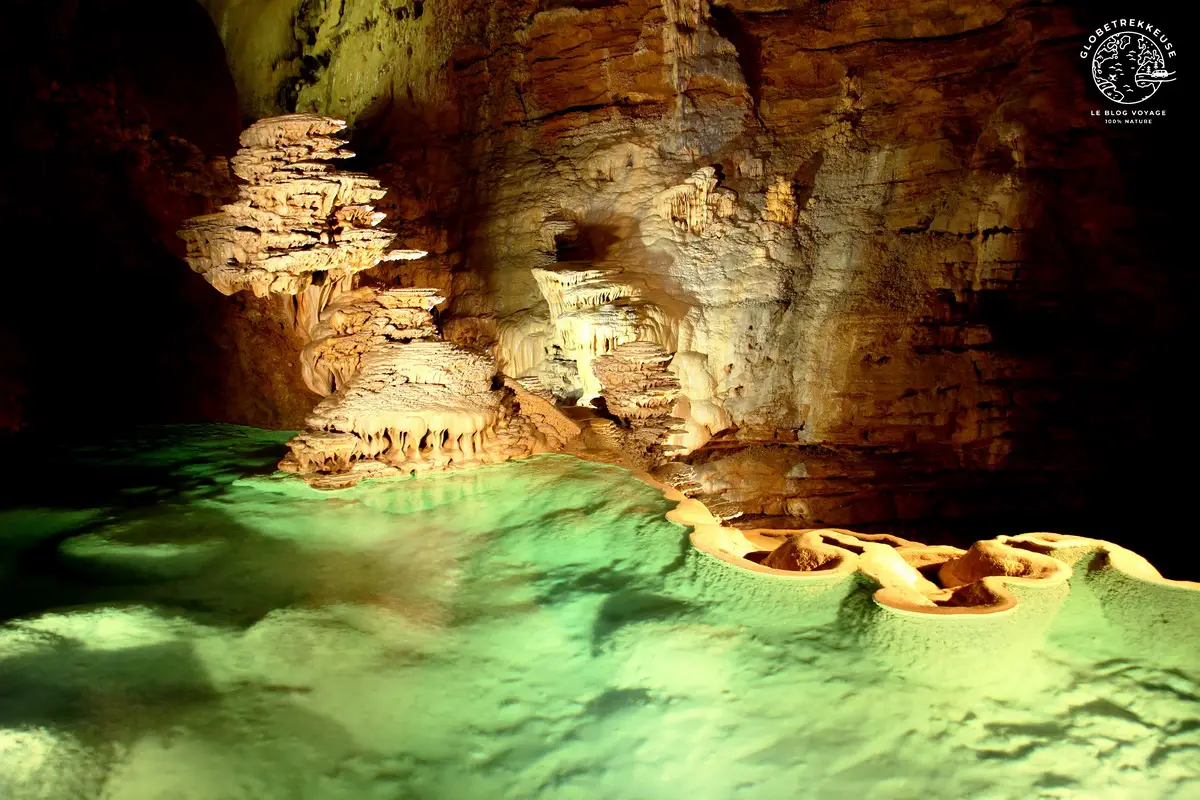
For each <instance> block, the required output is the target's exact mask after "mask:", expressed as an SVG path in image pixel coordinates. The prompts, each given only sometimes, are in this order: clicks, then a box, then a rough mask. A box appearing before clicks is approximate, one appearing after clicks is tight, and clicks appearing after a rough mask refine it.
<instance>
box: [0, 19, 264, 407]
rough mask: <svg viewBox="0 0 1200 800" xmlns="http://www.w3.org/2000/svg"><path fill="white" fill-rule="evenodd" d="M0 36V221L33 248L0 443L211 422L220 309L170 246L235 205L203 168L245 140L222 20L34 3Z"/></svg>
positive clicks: (2, 336) (15, 277)
mask: <svg viewBox="0 0 1200 800" xmlns="http://www.w3.org/2000/svg"><path fill="white" fill-rule="evenodd" d="M0 24H2V25H4V27H5V34H6V35H5V37H4V39H5V41H7V42H9V43H10V50H9V52H8V54H7V57H6V58H5V59H4V63H3V65H2V66H0V74H2V76H3V77H2V80H3V81H4V83H5V85H6V86H8V87H9V89H10V94H9V96H10V106H9V113H10V116H11V119H12V123H11V124H7V125H5V126H4V133H3V134H0V135H2V136H3V137H4V139H3V142H4V145H5V148H4V149H5V152H8V153H12V154H14V155H15V156H16V157H14V158H12V159H10V164H9V174H8V176H7V178H6V180H5V182H4V188H3V190H0V214H2V215H3V216H4V218H5V220H6V225H7V226H8V228H9V229H10V230H11V231H16V232H19V235H20V238H21V241H22V243H23V248H22V249H24V250H25V253H24V254H23V255H22V257H21V258H22V259H23V260H24V261H25V263H24V264H23V265H22V266H21V268H19V269H12V270H9V272H8V277H9V280H8V283H7V286H6V288H7V295H8V297H9V298H10V302H9V304H8V308H7V311H6V313H5V315H4V317H3V319H2V320H0V350H3V351H4V356H3V357H0V383H2V384H3V385H4V390H3V392H2V393H0V428H18V427H25V426H28V427H42V428H47V429H52V428H54V427H56V426H62V425H63V424H64V423H65V421H66V420H68V419H69V420H72V423H73V424H74V425H75V426H76V429H78V427H80V426H82V425H85V424H89V425H97V424H115V425H119V424H121V423H132V422H155V421H166V420H170V421H180V420H201V419H205V418H209V419H211V418H212V416H211V414H210V413H209V408H211V401H210V399H206V396H207V397H209V398H210V397H211V394H212V393H213V391H212V387H219V386H220V385H221V373H222V371H223V368H224V367H225V359H226V356H225V354H224V353H223V352H222V349H221V337H220V336H219V335H216V334H215V332H216V331H217V330H219V326H220V313H219V306H218V301H221V300H223V298H220V297H219V296H217V295H215V294H214V296H212V297H209V294H210V293H212V289H211V288H210V287H208V286H207V285H205V284H204V281H203V280H201V279H200V278H199V277H198V276H196V275H194V274H192V273H191V271H190V270H188V268H187V266H186V265H185V264H184V263H183V262H182V260H181V259H180V258H179V256H180V255H181V254H182V252H183V249H182V242H180V241H178V240H177V239H176V237H175V231H176V230H177V228H178V227H179V223H181V222H182V221H183V220H184V219H186V218H187V217H189V216H192V215H195V214H199V213H203V212H205V211H207V210H209V208H210V207H211V204H212V198H213V197H218V196H221V195H222V194H223V192H224V191H225V184H227V183H228V178H227V177H223V176H222V174H221V171H220V170H219V169H217V170H214V167H213V166H212V165H211V164H210V163H209V162H208V160H207V159H208V157H211V156H214V155H229V154H232V152H233V150H234V148H235V147H236V144H237V135H238V132H239V128H240V120H239V118H238V112H237V98H236V93H235V90H234V87H233V81H232V78H231V77H230V75H229V71H228V69H227V67H226V66H225V60H224V52H223V49H222V46H221V43H220V40H219V39H218V38H217V33H216V30H215V29H214V28H213V25H212V22H211V21H210V20H209V18H208V16H207V14H205V12H204V11H203V9H201V8H200V6H199V5H198V4H197V3H195V2H194V0H161V1H159V0H89V1H88V2H82V3H75V2H67V1H66V0H36V1H34V0H29V1H23V2H17V3H16V4H15V6H14V7H11V8H9V9H8V11H7V12H6V14H5V19H4V21H3V23H0ZM206 404H207V406H206Z"/></svg>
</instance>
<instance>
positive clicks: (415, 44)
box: [5, 0, 1192, 555]
mask: <svg viewBox="0 0 1200 800" xmlns="http://www.w3.org/2000/svg"><path fill="white" fill-rule="evenodd" d="M201 5H202V6H203V7H204V8H205V9H206V10H207V11H208V13H209V15H210V17H211V18H212V20H213V21H214V23H215V26H214V27H215V29H216V30H217V31H220V32H221V37H222V43H223V44H224V48H225V54H224V55H225V59H226V62H227V64H228V68H229V72H230V74H231V75H232V78H233V81H234V83H235V84H236V87H237V98H238V102H239V104H240V111H241V115H242V117H243V119H245V120H250V119H257V118H259V117H263V116H269V115H274V114H281V113H292V112H301V113H320V114H329V115H333V116H336V117H339V118H344V119H346V120H347V121H348V123H349V126H350V127H349V132H348V134H347V138H348V139H350V140H351V142H352V145H353V148H354V149H355V150H356V151H357V152H358V153H359V154H360V157H359V160H358V161H357V162H356V168H358V169H360V170H363V171H364V172H367V173H369V174H370V175H371V176H372V177H373V178H375V179H377V180H379V181H380V185H381V187H384V188H387V189H388V190H389V191H388V194H387V195H385V196H384V197H382V198H379V199H378V200H377V201H376V203H377V210H378V211H380V212H384V213H387V214H388V215H389V220H388V222H386V223H385V225H386V226H388V229H389V230H390V231H392V232H395V233H397V234H398V241H400V242H402V243H403V246H405V247H416V248H420V249H423V250H427V251H429V253H430V257H429V259H427V260H426V261H424V262H411V263H409V262H396V263H392V264H384V265H380V266H377V267H374V268H372V269H371V270H369V271H367V272H365V273H364V277H365V278H366V279H367V280H368V281H372V280H373V281H378V282H380V283H383V284H387V283H390V282H395V281H396V280H397V279H399V280H400V281H401V282H402V283H403V285H416V286H430V287H433V288H435V289H437V290H438V292H439V293H440V294H442V295H444V296H446V297H448V298H449V303H448V307H447V309H446V311H445V312H444V313H443V314H442V315H441V317H440V319H439V320H438V322H439V324H440V325H441V328H442V330H443V331H444V333H445V335H446V336H447V338H448V339H450V340H451V341H453V342H455V343H458V344H460V345H469V346H475V347H494V348H495V355H496V357H497V363H498V364H500V365H501V366H502V368H503V369H504V370H506V372H507V373H508V374H509V376H510V377H512V378H519V377H525V376H529V375H537V376H538V380H539V381H540V382H541V384H542V385H543V386H545V387H546V388H548V389H551V390H555V389H557V388H558V387H559V386H560V385H561V386H565V387H572V386H574V385H575V384H574V383H573V381H578V382H579V383H582V381H583V378H581V377H579V375H578V359H575V360H574V361H573V362H572V360H571V359H555V358H552V357H551V358H548V357H547V354H548V353H549V355H551V356H553V353H552V352H550V351H552V350H553V347H554V344H555V342H554V338H555V336H557V335H559V332H558V328H557V322H558V320H557V319H556V317H557V316H558V315H559V310H558V309H554V308H552V307H551V305H550V304H549V303H548V301H547V298H546V297H545V296H544V295H543V293H542V292H541V291H539V287H538V279H537V277H535V276H536V275H545V274H563V273H565V272H567V271H572V272H588V273H589V274H592V272H594V273H595V274H599V275H603V276H617V277H616V278H614V279H613V280H615V281H618V282H619V283H620V284H621V285H622V286H623V287H626V288H628V289H629V292H628V293H626V294H624V295H623V297H625V298H634V297H636V298H637V302H638V303H640V304H642V305H641V308H643V309H653V313H641V312H639V313H638V314H637V315H635V316H634V317H632V318H630V315H629V314H628V313H626V312H623V311H616V312H614V314H612V315H610V316H611V317H612V318H611V319H609V318H607V317H606V318H605V319H604V320H602V322H603V323H604V324H603V326H602V327H603V328H604V329H605V330H610V329H611V330H613V331H617V332H618V334H619V335H618V336H617V338H619V339H620V340H621V342H614V344H618V343H623V342H625V341H641V342H654V343H655V344H657V345H659V346H661V347H663V348H664V350H666V351H667V352H668V353H670V354H671V356H672V361H671V363H670V366H669V368H670V371H671V372H672V374H674V375H675V377H676V378H677V380H678V381H679V384H680V392H681V395H682V399H681V402H680V404H679V406H678V410H677V413H678V414H679V416H680V417H682V418H684V424H685V426H686V429H687V433H686V436H685V437H684V439H685V441H684V442H683V443H684V444H685V446H686V448H687V449H688V450H689V451H692V452H691V453H690V455H689V456H688V457H689V458H690V459H691V460H692V462H693V464H694V466H695V468H696V479H697V480H698V481H699V482H700V483H701V484H703V486H704V489H705V491H706V492H719V493H723V494H724V496H725V497H726V498H727V499H728V500H729V501H730V502H732V503H734V504H736V505H738V506H739V507H740V508H742V509H743V510H744V511H746V512H747V513H748V514H751V515H768V516H774V515H790V516H792V517H801V518H802V519H803V520H804V522H805V523H806V524H809V525H814V524H835V525H836V524H855V525H863V524H870V523H872V522H878V523H887V524H891V523H894V522H896V521H914V520H921V519H928V518H930V517H938V516H941V517H945V516H961V517H968V516H970V515H972V514H980V513H984V512H987V513H995V514H996V515H997V516H996V517H994V518H993V517H989V520H992V519H995V520H999V519H1000V516H1004V517H1005V519H1008V518H1010V517H1012V516H1013V515H1016V514H1019V513H1028V514H1029V515H1030V516H1031V517H1032V518H1038V519H1041V517H1039V516H1038V515H1039V514H1040V513H1041V510H1044V509H1051V510H1052V509H1055V508H1058V509H1062V510H1063V511H1064V513H1066V514H1068V515H1078V514H1080V513H1082V512H1084V511H1086V510H1087V509H1088V508H1091V509H1093V510H1094V515H1095V519H1096V520H1099V519H1100V518H1101V517H1105V518H1107V517H1108V516H1109V514H1108V512H1107V510H1106V511H1104V512H1102V511H1101V508H1102V507H1103V506H1104V501H1105V500H1106V499H1107V498H1112V497H1125V496H1129V495H1131V494H1144V493H1145V492H1146V491H1147V490H1153V492H1154V496H1156V497H1158V496H1161V495H1163V494H1167V495H1171V496H1182V493H1179V492H1173V491H1170V492H1164V491H1162V490H1161V487H1160V484H1161V481H1162V480H1163V478H1161V477H1152V476H1151V475H1150V474H1149V473H1151V472H1154V470H1152V469H1151V470H1148V469H1146V468H1145V467H1144V465H1146V464H1147V463H1151V464H1152V463H1157V462H1158V461H1159V460H1160V459H1159V456H1161V455H1162V449H1163V447H1165V445H1163V444H1162V443H1164V442H1168V441H1174V440H1175V437H1176V432H1175V430H1174V429H1173V425H1174V423H1172V421H1171V420H1172V415H1170V414H1163V413H1161V407H1162V405H1163V398H1169V397H1172V396H1173V389H1174V387H1173V385H1172V379H1171V378H1170V377H1169V376H1172V375H1176V374H1178V364H1177V363H1176V360H1177V354H1178V353H1179V342H1180V341H1183V340H1184V339H1185V336H1186V330H1187V326H1186V325H1185V319H1186V315H1185V314H1184V313H1183V305H1182V303H1183V299H1182V298H1186V297H1190V296H1192V291H1191V290H1192V285H1191V284H1192V278H1191V276H1190V274H1188V273H1187V272H1186V270H1182V269H1178V268H1176V267H1175V266H1174V265H1173V263H1172V261H1171V258H1172V256H1174V255H1175V254H1174V253H1173V252H1172V248H1173V245H1172V242H1174V241H1177V240H1178V238H1179V233H1178V231H1179V230H1182V229H1183V228H1182V225H1181V224H1180V221H1179V207H1178V206H1177V205H1175V204H1174V203H1173V201H1172V200H1171V199H1170V196H1169V192H1167V191H1166V190H1167V189H1168V183H1169V181H1170V180H1171V174H1172V172H1173V171H1174V170H1175V169H1176V168H1177V164H1175V161H1174V159H1177V157H1178V156H1177V154H1178V153H1179V152H1183V150H1182V149H1181V148H1179V147H1177V145H1181V144H1182V139H1181V135H1175V134H1171V133H1170V131H1172V130H1179V128H1176V129H1172V128H1170V127H1169V123H1168V125H1162V124H1157V123H1156V126H1154V127H1152V128H1143V129H1139V130H1137V131H1133V130H1116V129H1114V128H1113V127H1112V126H1105V125H1103V124H1102V122H1101V121H1097V120H1093V119H1092V118H1090V116H1089V114H1090V112H1091V111H1092V110H1094V109H1097V108H1099V107H1100V104H1099V98H1098V95H1097V94H1096V93H1095V92H1094V89H1093V87H1091V86H1090V84H1089V83H1088V78H1087V75H1086V71H1085V69H1084V68H1083V66H1082V63H1081V60H1080V59H1079V57H1078V52H1077V50H1078V48H1077V44H1078V41H1079V39H1080V37H1081V35H1082V34H1083V33H1084V31H1085V30H1086V29H1087V28H1088V27H1089V26H1090V25H1091V24H1092V23H1093V22H1094V21H1095V18H1096V16H1097V15H1102V14H1103V9H1101V8H1099V7H1098V6H1096V5H1095V4H1082V3H1074V4H1073V3H1063V2H1048V3H1038V4H1027V3H1018V2H1015V1H1013V0H994V1H989V2H984V3H964V2H953V1H951V2H941V1H939V2H933V1H932V0H838V2H828V3H811V2H800V0H778V1H777V2H774V1H773V2H763V1H762V0H721V2H718V3H715V4H714V3H711V2H701V1H700V0H682V2H679V1H676V0H672V1H671V2H665V3H664V2H661V0H628V2H617V3H602V4H601V3H572V4H568V3H560V2H556V1H554V0H543V1H541V2H532V1H530V0H525V1H522V0H500V2H498V3H489V4H480V3H472V2H468V1H467V0H448V1H447V2H441V3H436V4H435V3H420V2H416V1H415V0H346V2H344V3H338V4H324V3H299V2H297V0H264V2H259V3H243V2H234V0H202V1H201ZM1164 13H1165V12H1164ZM1168 22H1170V20H1166V19H1165V18H1164V25H1165V24H1167V23H1168ZM1176 27H1177V28H1178V29H1182V28H1183V27H1184V26H1183V25H1182V23H1181V24H1179V25H1177V26H1176ZM44 83H45V85H46V86H48V85H49V81H45V82H44ZM193 102H194V101H189V103H193ZM172 108H173V109H174V110H175V111H178V110H179V109H178V108H177V107H175V106H172ZM236 127H237V126H236V125H234V126H233V127H232V128H231V130H236ZM120 130H125V128H120ZM1164 136H1165V137H1166V138H1164ZM1172 137H1173V138H1172ZM78 138H79V139H80V140H84V139H85V138H86V137H83V136H80V137H78ZM118 138H119V137H118ZM195 141H197V143H199V141H200V136H199V134H197V135H196V137H195ZM222 141H224V142H225V144H224V145H223V147H224V149H223V150H221V149H219V148H218V149H214V150H212V153H215V152H221V153H222V154H227V155H228V154H231V153H232V149H233V145H232V133H227V134H226V137H225V139H224V140H222ZM202 147H205V151H206V152H209V148H208V146H207V145H202ZM122 152H127V150H122ZM210 154H211V153H210ZM165 173H166V174H168V175H171V176H178V175H181V174H182V173H183V170H182V169H181V168H180V167H178V166H175V165H172V166H170V167H169V168H168V169H166V170H165ZM143 178H144V176H141V177H139V178H138V179H137V180H138V181H141V180H143ZM171 180H172V181H174V182H178V180H179V179H178V178H174V177H173V178H172V179H171ZM138 185H141V184H140V183H139V184H138ZM189 196H190V195H189ZM229 199H231V198H229V197H225V196H223V197H221V198H220V201H221V202H226V201H228V200H229ZM189 202H191V201H189ZM214 205H215V202H214V201H213V200H209V199H205V200H203V201H202V202H201V201H196V202H194V203H193V205H192V207H189V208H188V209H187V211H186V213H179V214H176V215H175V216H176V219H174V220H173V223H172V224H174V223H177V222H178V220H179V219H182V218H183V217H185V216H188V215H191V214H196V213H202V212H206V211H210V210H212V207H213V206H214ZM46 207H49V203H47V204H46ZM138 207H143V206H138ZM157 228H158V226H157V225H156V226H155V229H156V230H157ZM164 230H166V228H164ZM170 230H173V227H171V228H170ZM138 236H140V237H141V239H142V240H145V239H146V236H145V234H144V232H139V233H138ZM88 249H89V252H95V248H88ZM201 288H204V287H201ZM217 300H219V298H210V299H206V300H203V301H199V300H189V301H188V303H215V302H216V301H217ZM276 300H278V299H276ZM276 300H268V301H262V302H259V301H251V300H239V301H237V302H244V303H246V304H247V307H248V309H249V310H250V311H251V312H252V313H253V314H255V315H257V319H258V322H237V323H236V324H231V325H229V326H226V327H225V328H221V327H220V326H217V325H210V326H208V327H205V328H203V330H206V331H208V330H209V329H210V328H213V329H219V330H216V331H214V332H213V333H212V336H213V337H214V338H213V339H212V340H211V341H218V340H219V341H221V342H222V345H221V352H220V354H219V357H214V356H212V355H211V354H205V355H204V356H203V357H199V356H198V357H197V358H196V359H195V360H196V361H197V362H198V363H200V364H202V365H204V367H203V368H204V369H205V370H207V372H206V373H205V374H211V375H212V376H213V382H214V383H217V384H221V385H222V387H223V388H222V390H221V391H222V392H223V396H224V399H223V400H222V401H221V408H219V409H216V408H214V409H211V410H212V411H213V412H214V413H213V416H214V417H216V418H235V419H239V420H244V421H257V422H260V423H261V422H263V421H264V420H270V421H273V422H276V423H278V421H279V420H282V419H295V416H293V415H291V414H290V413H285V410H286V409H294V408H295V407H296V406H298V405H300V406H305V405H307V404H311V402H313V400H314V398H313V397H312V396H311V395H310V394H308V393H307V392H305V390H303V389H302V388H300V389H299V390H298V392H299V393H297V392H296V391H293V389H292V388H290V387H291V386H292V385H294V384H296V382H297V380H298V379H296V378H292V377H287V378H271V377H269V376H271V375H274V374H276V373H277V374H279V375H288V376H290V375H294V374H295V371H294V370H292V369H289V368H284V367H282V364H281V363H280V362H282V361H285V360H287V359H288V358H289V357H290V358H291V359H292V360H295V359H296V358H297V356H298V353H299V350H300V347H301V345H302V344H303V337H300V336H297V335H295V331H293V330H292V329H291V328H290V327H289V326H292V327H295V323H294V322H293V321H291V320H293V319H294V318H295V314H294V313H293V312H294V311H295V309H287V308H284V307H283V305H282V304H280V305H278V307H277V306H276V305H274V304H273V303H275V302H276ZM611 305H613V306H614V307H615V308H625V309H628V308H629V306H630V304H629V303H625V304H624V305H622V304H620V303H611ZM186 307H188V308H191V307H193V306H191V305H189V306H186ZM205 308H208V309H209V311H208V312H207V313H209V317H208V318H207V319H208V320H209V321H211V319H216V318H219V319H225V316H224V314H225V311H223V310H222V311H221V312H220V313H219V314H218V313H217V312H215V311H211V308H218V307H217V306H215V305H214V306H211V308H210V307H205ZM219 308H221V309H224V308H225V307H224V306H222V307H219ZM605 313H607V312H605ZM229 319H234V317H233V316H232V315H230V316H229ZM237 319H242V318H240V317H238V318H237ZM585 322H588V321H587V320H582V321H580V322H579V325H580V329H581V330H582V325H583V324H584V323H585ZM588 324H590V323H588ZM238 326H242V327H241V328H239V327H238ZM168 327H169V326H168ZM593 327H595V326H593ZM230 331H232V333H231V332H230ZM208 346H209V347H210V348H211V347H212V346H211V345H208ZM197 347H199V345H196V344H192V345H189V346H185V347H183V348H182V350H183V351H184V352H197V350H196V348H197ZM289 348H290V349H289ZM35 361H40V358H39V359H35ZM230 364H233V365H235V367H234V370H235V372H236V374H237V375H238V376H239V377H240V378H241V379H243V380H242V382H243V383H244V384H245V385H246V386H247V387H252V388H246V389H235V388H233V387H234V384H236V383H237V382H238V381H237V380H234V379H233V378H230V377H226V376H229V375H232V374H234V372H230V371H229V369H228V368H229V367H230ZM211 365H219V368H217V367H215V366H211ZM276 367H279V369H276ZM572 367H574V369H575V370H576V373H575V374H574V375H573V374H572V372H571V370H572ZM5 368H6V369H7V368H8V367H5ZM272 381H274V383H272ZM281 381H282V382H288V381H290V382H291V384H289V385H287V386H285V385H278V384H279V383H280V382H281ZM26 383H28V381H26ZM13 385H16V384H15V383H14V384H13ZM30 385H32V384H30ZM576 388H578V389H579V396H581V397H584V396H586V394H587V393H589V392H594V390H595V387H586V386H579V387H576ZM297 398H300V399H302V400H303V402H300V401H299V400H298V399H297ZM251 406H254V407H258V406H261V408H255V409H254V410H253V413H250V411H249V410H248V409H249V407H251ZM268 409H272V410H271V411H270V412H269V413H268ZM217 411H221V412H223V414H218V413H216V412H217ZM1156 448H1157V449H1156ZM1134 464H1139V465H1143V466H1141V467H1138V468H1134V467H1132V465H1134ZM1014 498H1017V499H1018V501H1017V502H1015V501H1014ZM1161 505H1162V504H1156V508H1159V507H1161ZM1039 509H1041V510H1039ZM791 524H793V525H794V524H795V523H794V521H793V522H792V523H791ZM989 524H996V525H1002V526H1006V525H1007V523H1001V522H998V521H996V522H994V523H992V522H990V523H989ZM1044 524H1045V525H1046V526H1048V527H1052V526H1053V525H1052V521H1050V520H1046V521H1045V522H1044ZM977 532H978V531H977ZM1085 532H1091V529H1089V530H1088V531H1085ZM1098 533H1099V532H1098ZM1151 555H1153V554H1151Z"/></svg>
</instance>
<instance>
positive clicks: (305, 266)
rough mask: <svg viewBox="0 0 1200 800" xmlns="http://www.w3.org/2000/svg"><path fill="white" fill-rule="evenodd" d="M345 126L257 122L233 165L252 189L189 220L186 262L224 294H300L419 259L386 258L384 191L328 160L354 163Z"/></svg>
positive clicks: (327, 120) (304, 119)
mask: <svg viewBox="0 0 1200 800" xmlns="http://www.w3.org/2000/svg"><path fill="white" fill-rule="evenodd" d="M345 127H346V123H345V121H344V120H340V119H333V118H331V117H325V116H320V115H317V114H290V115H287V116H282V117H272V118H270V119H263V120H259V121H258V122H256V123H254V124H253V125H251V126H250V127H249V128H247V129H246V131H245V132H243V133H242V135H241V140H240V141H241V144H242V149H240V150H239V151H238V152H237V155H235V156H234V157H233V158H232V159H231V160H230V163H231V165H232V167H233V172H234V174H236V175H237V176H238V177H239V178H241V179H242V180H244V181H246V183H244V184H242V185H241V186H239V187H238V199H237V200H236V201H235V202H233V203H230V204H228V205H225V206H223V207H222V208H221V210H220V211H219V212H217V213H216V214H209V215H206V216H202V217H195V218H193V219H191V220H188V222H187V224H186V225H185V226H184V228H183V230H182V231H180V234H179V235H180V236H181V237H182V238H183V240H184V241H185V242H186V243H187V261H188V264H189V265H190V266H191V268H192V269H193V270H195V271H196V272H198V273H200V274H201V275H203V276H204V278H205V280H207V281H208V282H209V283H211V284H212V285H213V286H214V287H216V288H217V289H218V290H219V291H220V292H222V293H223V294H232V293H234V292H236V291H239V290H241V289H249V290H251V291H252V292H253V293H254V294H255V296H257V297H264V296H266V295H267V294H269V293H281V294H298V293H300V292H302V291H304V290H305V289H307V288H308V287H309V286H310V285H312V284H313V282H314V280H315V281H317V282H318V283H323V282H325V281H329V282H334V283H336V282H339V281H344V280H346V279H348V278H350V277H351V276H353V275H355V274H357V273H359V272H361V271H363V270H365V269H370V268H371V267H374V266H375V265H376V264H378V263H379V262H380V261H383V260H389V259H402V258H420V257H421V256H423V255H425V254H424V253H423V252H420V251H406V250H401V251H388V245H390V244H391V242H392V239H394V238H395V235H394V234H392V233H389V232H387V231H383V230H379V229H377V228H376V227H375V226H376V225H378V224H379V223H380V221H382V220H383V218H384V216H385V215H384V214H383V213H381V212H378V211H376V210H375V207H374V205H372V204H373V203H374V202H375V201H376V200H378V199H379V198H381V197H383V195H384V194H385V193H386V190H384V189H382V188H380V186H379V181H377V180H375V179H374V178H372V177H370V176H368V175H365V174H362V173H358V172H341V171H339V170H337V169H336V168H335V167H334V166H333V164H331V163H329V162H331V161H334V160H337V159H343V158H351V157H352V156H353V155H354V153H352V152H350V151H349V150H345V149H343V145H345V144H346V142H345V140H343V139H338V138H335V137H334V136H333V135H332V134H335V133H338V132H339V131H341V130H342V129H344V128H345Z"/></svg>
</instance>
